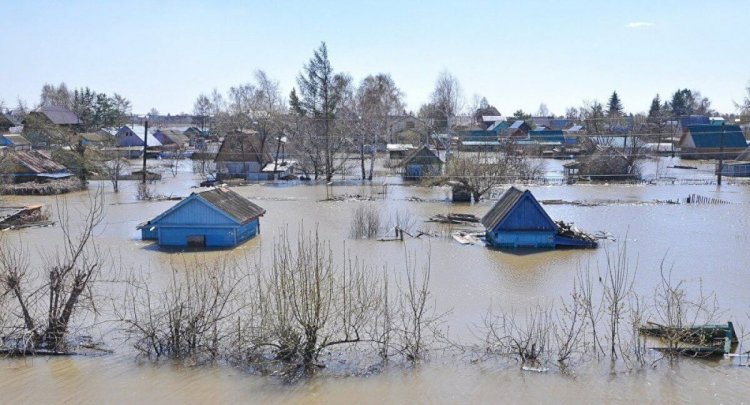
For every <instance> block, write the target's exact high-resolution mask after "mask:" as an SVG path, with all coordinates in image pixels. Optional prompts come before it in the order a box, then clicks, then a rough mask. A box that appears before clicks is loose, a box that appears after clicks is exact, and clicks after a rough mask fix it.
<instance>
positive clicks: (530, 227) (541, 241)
mask: <svg viewBox="0 0 750 405" xmlns="http://www.w3.org/2000/svg"><path fill="white" fill-rule="evenodd" d="M481 223H482V225H484V227H485V228H486V229H487V236H486V237H487V244H488V245H490V246H492V247H497V248H548V249H553V248H555V247H563V246H565V247H596V245H597V244H596V241H594V240H593V238H590V237H587V236H585V237H583V236H580V235H583V234H580V233H579V232H575V233H574V232H570V231H569V229H570V227H567V226H566V228H565V230H563V229H561V226H560V225H561V224H562V223H556V222H555V221H553V220H552V218H550V217H549V215H547V212H546V211H544V208H542V206H541V204H539V202H538V201H537V200H536V198H534V195H532V194H531V192H530V191H529V190H525V191H522V190H520V189H518V188H515V187H511V188H509V189H508V190H507V191H506V192H505V193H503V195H502V196H501V197H500V199H499V200H498V201H497V203H495V206H493V207H492V209H490V211H489V212H488V213H487V214H486V215H485V216H484V217H482V220H481ZM577 234H580V235H577Z"/></svg>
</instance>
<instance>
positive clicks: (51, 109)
mask: <svg viewBox="0 0 750 405" xmlns="http://www.w3.org/2000/svg"><path fill="white" fill-rule="evenodd" d="M36 112H39V113H41V114H44V116H45V117H47V118H48V119H49V120H50V121H52V123H53V124H55V125H77V124H80V123H81V120H79V119H78V116H77V115H76V114H75V113H74V112H73V111H70V110H69V109H67V108H65V107H59V106H55V105H51V106H44V107H39V109H38V110H37V111H36Z"/></svg>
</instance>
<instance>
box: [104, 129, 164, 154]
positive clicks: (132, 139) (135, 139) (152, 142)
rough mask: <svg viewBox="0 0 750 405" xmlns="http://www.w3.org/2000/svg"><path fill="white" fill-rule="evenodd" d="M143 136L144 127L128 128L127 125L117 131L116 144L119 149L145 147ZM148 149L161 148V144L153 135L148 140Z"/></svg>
mask: <svg viewBox="0 0 750 405" xmlns="http://www.w3.org/2000/svg"><path fill="white" fill-rule="evenodd" d="M143 136H144V127H142V126H132V127H131V126H128V125H125V126H123V127H121V128H120V129H118V130H117V133H116V134H115V142H116V143H117V146H118V147H121V148H129V147H134V146H136V147H140V148H142V147H143ZM147 142H148V147H149V148H151V147H156V146H161V142H159V140H158V139H156V138H154V136H153V135H152V134H149V136H148V138H147Z"/></svg>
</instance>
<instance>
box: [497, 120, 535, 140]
mask: <svg viewBox="0 0 750 405" xmlns="http://www.w3.org/2000/svg"><path fill="white" fill-rule="evenodd" d="M529 131H531V127H530V126H529V124H527V123H526V121H524V120H516V121H514V122H513V123H512V124H511V125H510V126H509V127H507V128H505V129H503V130H502V135H501V136H502V138H506V139H510V138H514V139H519V138H526V137H527V136H528V135H529Z"/></svg>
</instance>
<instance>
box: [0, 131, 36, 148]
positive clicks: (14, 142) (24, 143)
mask: <svg viewBox="0 0 750 405" xmlns="http://www.w3.org/2000/svg"><path fill="white" fill-rule="evenodd" d="M0 146H3V147H5V148H8V149H13V150H30V149H31V142H29V140H28V139H26V138H24V137H23V136H22V135H19V134H4V135H2V137H0Z"/></svg>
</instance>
